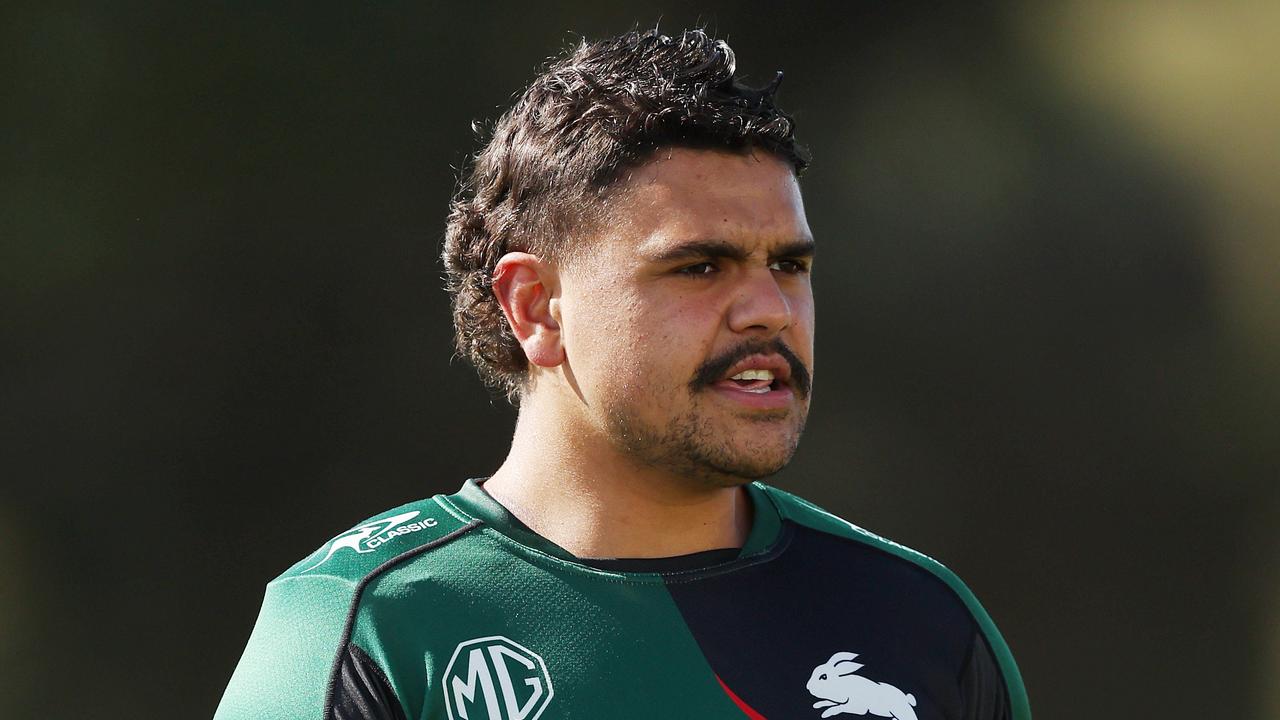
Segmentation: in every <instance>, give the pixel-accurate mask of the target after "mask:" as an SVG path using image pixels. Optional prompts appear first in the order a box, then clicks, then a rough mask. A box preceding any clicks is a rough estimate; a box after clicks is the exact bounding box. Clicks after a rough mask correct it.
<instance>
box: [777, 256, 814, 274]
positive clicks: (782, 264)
mask: <svg viewBox="0 0 1280 720" xmlns="http://www.w3.org/2000/svg"><path fill="white" fill-rule="evenodd" d="M769 269H770V270H776V271H777V272H784V273H786V274H788V275H799V274H801V273H807V272H809V263H808V262H806V261H804V260H788V259H785V258H784V259H782V260H774V261H773V262H771V263H769Z"/></svg>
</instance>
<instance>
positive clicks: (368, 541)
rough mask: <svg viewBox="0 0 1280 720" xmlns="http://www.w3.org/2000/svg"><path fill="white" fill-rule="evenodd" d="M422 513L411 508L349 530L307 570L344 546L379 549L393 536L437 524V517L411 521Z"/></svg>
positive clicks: (326, 560) (353, 548)
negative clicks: (405, 511)
mask: <svg viewBox="0 0 1280 720" xmlns="http://www.w3.org/2000/svg"><path fill="white" fill-rule="evenodd" d="M420 514H421V513H419V512H418V511H417V510H411V511H409V512H407V513H404V514H401V515H393V516H391V517H389V518H385V519H382V520H375V521H373V522H371V523H368V524H367V525H361V526H360V527H358V528H356V529H354V530H349V531H347V532H345V533H343V534H341V535H339V536H338V537H336V538H334V540H333V544H331V545H330V546H329V552H327V553H325V556H324V557H323V558H322V559H321V560H320V562H318V563H316V564H315V565H312V566H311V567H309V568H307V570H312V569H314V568H318V567H320V566H321V565H323V564H325V563H327V562H329V558H331V557H333V554H334V553H336V552H338V551H339V550H342V549H343V548H346V549H348V550H355V551H356V552H358V553H369V552H373V551H374V550H377V549H378V547H379V546H381V545H382V544H383V543H385V542H386V541H388V540H390V539H391V538H393V537H396V536H399V535H404V534H405V533H411V532H418V531H419V530H426V529H427V528H432V527H435V526H436V524H437V523H436V519H435V518H426V519H424V520H420V521H418V522H415V523H411V522H409V521H410V520H412V519H414V518H416V517H418V515H420Z"/></svg>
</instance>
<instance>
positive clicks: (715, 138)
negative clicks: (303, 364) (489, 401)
mask: <svg viewBox="0 0 1280 720" xmlns="http://www.w3.org/2000/svg"><path fill="white" fill-rule="evenodd" d="M735 69H736V63H735V60H734V54H733V50H732V49H730V48H729V45H728V44H727V43H725V42H724V41H723V40H717V39H715V38H712V37H710V36H708V35H707V33H706V32H705V31H703V30H701V29H696V30H686V31H685V32H683V33H681V34H680V35H679V36H677V37H668V36H666V35H662V34H660V33H659V32H658V31H657V30H656V29H655V30H650V31H647V32H639V31H632V32H628V33H626V34H623V35H620V36H618V37H615V38H611V39H608V40H601V41H597V42H587V41H585V40H584V41H583V42H581V43H579V44H578V45H577V46H576V47H574V48H573V49H571V50H570V51H569V52H568V53H567V54H566V55H565V56H564V57H562V58H560V59H558V60H554V61H552V62H551V63H550V64H549V65H548V66H547V68H546V70H545V71H544V72H543V73H542V74H541V75H539V76H538V77H537V78H535V79H534V81H533V83H532V84H530V85H529V87H528V88H527V89H526V90H525V91H524V92H523V93H522V94H521V95H520V96H519V97H518V98H517V99H516V101H515V103H514V105H513V106H512V107H511V109H510V110H509V111H508V112H507V113H506V114H505V115H503V116H502V117H501V118H500V119H499V120H498V122H497V123H496V125H495V126H494V129H493V135H492V137H491V138H490V139H489V142H488V143H487V144H486V145H485V147H484V148H483V149H482V150H481V151H480V152H479V153H478V154H477V155H476V156H475V160H474V162H473V163H472V164H471V166H470V169H469V171H468V172H465V173H464V174H463V176H462V179H461V183H460V187H459V190H458V193H457V195H456V196H455V197H454V200H453V202H452V204H451V206H450V210H449V219H448V224H447V227H446V231H445V240H444V252H443V259H444V265H445V272H446V289H447V290H448V292H449V294H450V295H451V297H452V300H453V323H454V329H455V332H456V344H457V351H458V354H459V355H462V356H465V357H466V358H467V359H469V360H470V361H471V362H472V363H473V364H474V365H475V366H476V369H477V370H478V371H479V373H480V377H481V378H482V379H483V380H484V381H485V383H486V384H488V385H489V386H491V387H492V388H494V389H496V390H499V391H502V392H504V393H506V395H507V397H508V398H509V399H510V400H512V401H513V402H514V401H516V400H517V399H518V395H519V392H520V390H521V388H522V387H523V385H524V381H525V379H526V377H527V374H528V359H527V358H526V357H525V355H524V351H523V350H522V349H521V348H520V345H519V343H517V342H516V339H515V337H514V336H513V335H512V333H511V328H510V327H509V326H508V324H507V320H506V317H505V316H504V315H503V313H502V308H501V307H500V306H499V305H498V302H497V299H496V298H495V297H494V295H493V270H494V268H495V266H496V265H497V263H498V261H499V259H501V258H502V256H503V255H505V254H506V253H508V252H515V251H523V252H530V253H533V254H535V255H539V256H541V257H543V258H544V259H547V260H551V261H554V260H557V259H559V258H561V257H562V256H563V254H564V253H565V252H566V251H567V250H568V249H570V245H569V243H571V242H572V241H574V240H576V239H579V238H581V236H582V235H584V234H586V233H588V232H590V231H591V230H592V229H593V227H594V226H595V224H596V223H597V222H599V221H600V219H601V218H602V216H603V206H604V203H603V198H604V197H605V194H606V191H607V190H608V188H609V186H610V185H611V184H612V183H613V182H614V181H615V180H617V179H619V177H620V174H621V173H622V172H623V171H625V170H626V169H628V168H634V167H637V166H639V165H642V164H644V163H645V162H646V161H648V160H649V159H650V158H651V157H652V155H653V154H654V152H655V151H656V150H657V149H658V148H662V147H671V146H675V147H695V148H718V149H725V150H730V151H734V152H749V151H750V150H751V149H753V148H761V149H763V150H766V151H768V152H772V153H774V154H776V155H777V156H779V157H781V158H783V159H785V160H787V161H789V162H790V163H791V165H792V167H793V168H794V169H795V172H796V174H797V175H799V174H800V172H802V171H803V170H804V168H805V166H806V165H808V161H809V159H808V154H807V152H806V151H805V150H804V148H802V147H801V146H800V145H798V144H797V143H796V141H795V137H794V133H795V123H794V121H793V120H792V118H791V116H790V115H788V114H787V113H785V112H783V111H782V110H780V109H778V107H777V106H776V105H775V104H774V94H775V92H776V90H777V87H778V83H779V82H780V81H781V79H782V73H778V74H777V76H776V77H775V78H774V80H773V82H772V83H770V84H769V85H768V86H767V87H764V88H760V89H753V88H749V87H746V86H745V85H743V84H742V83H741V82H739V81H738V80H737V79H736V78H735V77H734V71H735Z"/></svg>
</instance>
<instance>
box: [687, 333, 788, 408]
mask: <svg viewBox="0 0 1280 720" xmlns="http://www.w3.org/2000/svg"><path fill="white" fill-rule="evenodd" d="M770 354H776V355H781V356H782V359H783V360H786V361H787V365H789V366H791V378H790V380H788V381H787V382H788V384H790V385H791V388H792V389H793V390H795V391H796V392H797V393H798V394H799V395H800V397H808V396H809V388H810V386H811V384H812V382H813V380H812V378H811V377H810V376H809V368H807V367H805V365H804V363H803V362H801V361H800V358H798V357H796V354H795V353H794V352H792V351H791V348H789V347H787V346H786V344H785V343H783V342H782V341H781V340H779V339H776V338H775V339H773V340H768V341H765V340H752V341H748V342H745V343H743V344H741V345H738V346H737V347H734V348H731V349H729V350H726V351H725V352H723V353H721V354H720V355H718V356H716V357H714V358H711V359H710V360H708V361H706V362H705V363H703V364H702V365H700V366H699V367H698V370H697V371H696V372H695V373H694V375H693V380H690V381H689V389H690V390H692V391H695V392H696V391H698V390H701V389H702V388H704V387H708V386H710V385H712V384H714V383H715V382H716V381H718V380H720V379H721V378H723V377H724V374H725V373H727V372H729V368H731V367H733V366H734V365H735V364H737V363H738V361H740V360H742V359H743V358H745V357H748V356H751V355H770Z"/></svg>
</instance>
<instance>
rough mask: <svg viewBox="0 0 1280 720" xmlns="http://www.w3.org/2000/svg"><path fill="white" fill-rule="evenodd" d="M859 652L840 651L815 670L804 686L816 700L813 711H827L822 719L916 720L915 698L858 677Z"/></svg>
mask: <svg viewBox="0 0 1280 720" xmlns="http://www.w3.org/2000/svg"><path fill="white" fill-rule="evenodd" d="M856 657H858V654H857V653H851V652H838V653H836V654H835V655H832V656H831V659H830V660H828V661H826V662H825V663H823V664H822V665H819V666H818V667H816V668H814V669H813V675H811V676H810V677H809V684H808V685H806V686H805V688H806V689H808V690H809V692H810V694H812V695H813V696H814V697H816V698H821V699H820V700H819V701H818V702H816V703H814V704H813V707H814V708H826V709H825V710H823V711H822V717H824V718H827V717H831V716H832V715H844V714H849V715H866V714H868V713H870V714H872V715H879V716H880V717H886V718H893V720H916V711H915V710H912V709H911V708H913V707H915V704H916V696H915V695H912V694H911V693H904V692H902V691H901V690H899V689H898V688H896V687H894V686H892V685H890V684H889V683H882V682H876V681H875V680H870V679H868V678H865V677H862V676H861V675H855V674H854V673H856V672H857V671H858V669H859V668H861V667H862V665H861V664H860V663H856V662H854V661H853V659H854V658H856Z"/></svg>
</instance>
